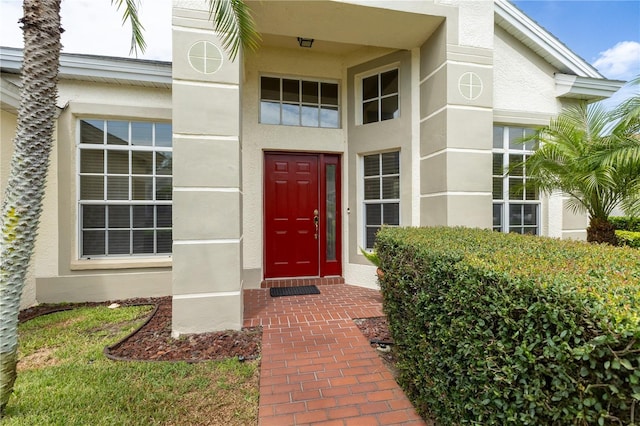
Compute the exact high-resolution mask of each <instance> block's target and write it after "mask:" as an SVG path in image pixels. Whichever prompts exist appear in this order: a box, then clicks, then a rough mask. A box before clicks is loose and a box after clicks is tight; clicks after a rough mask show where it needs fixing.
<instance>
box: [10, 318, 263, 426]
mask: <svg viewBox="0 0 640 426" xmlns="http://www.w3.org/2000/svg"><path fill="white" fill-rule="evenodd" d="M149 312H150V307H125V308H118V309H108V308H104V307H98V308H79V309H75V310H72V311H65V312H58V313H55V314H50V315H45V316H42V317H38V318H35V319H33V320H31V321H28V322H26V323H24V324H21V325H20V327H19V335H20V362H19V365H18V380H17V381H16V386H15V393H14V394H13V396H12V397H11V399H10V400H9V405H8V406H7V412H6V415H5V417H4V418H3V420H2V425H3V426H9V425H11V426H13V425H60V424H64V425H87V424H91V425H114V424H126V425H160V424H162V425H227V426H232V425H251V424H254V425H255V424H257V419H258V396H259V391H258V366H257V362H251V363H240V362H238V361H237V360H235V359H231V360H226V361H217V362H214V361H210V362H202V363H197V364H187V363H184V362H177V363H170V362H114V361H111V360H109V359H107V358H106V357H105V356H104V355H103V353H102V351H103V348H104V347H105V346H107V345H110V344H113V343H115V342H116V341H118V340H119V339H121V338H123V337H124V336H126V335H127V334H128V333H130V332H131V331H133V330H134V329H135V328H136V327H137V326H139V325H140V324H141V323H142V321H143V320H144V318H145V317H146V316H147V315H148V314H149Z"/></svg>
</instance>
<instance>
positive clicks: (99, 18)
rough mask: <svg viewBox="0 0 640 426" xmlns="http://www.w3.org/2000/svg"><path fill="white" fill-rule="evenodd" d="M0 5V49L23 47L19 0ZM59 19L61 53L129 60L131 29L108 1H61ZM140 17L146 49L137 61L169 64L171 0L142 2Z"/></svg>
mask: <svg viewBox="0 0 640 426" xmlns="http://www.w3.org/2000/svg"><path fill="white" fill-rule="evenodd" d="M1 1H2V13H1V14H0V15H1V24H0V45H2V46H10V47H22V31H21V29H20V25H19V24H18V22H17V21H18V19H20V17H22V0H1ZM60 15H61V19H62V28H64V33H62V51H63V52H67V53H86V54H92V55H104V56H120V57H129V56H130V55H129V48H130V46H131V27H130V26H128V25H124V26H123V24H122V11H118V10H117V9H116V7H115V5H112V4H111V1H110V0H64V1H63V2H62V6H61V11H60ZM139 16H140V21H141V22H142V25H143V26H144V38H145V41H146V42H147V49H146V51H145V53H144V54H139V55H138V58H141V59H142V58H144V59H155V60H163V61H170V60H171V0H142V2H141V6H140V10H139ZM132 56H133V55H132Z"/></svg>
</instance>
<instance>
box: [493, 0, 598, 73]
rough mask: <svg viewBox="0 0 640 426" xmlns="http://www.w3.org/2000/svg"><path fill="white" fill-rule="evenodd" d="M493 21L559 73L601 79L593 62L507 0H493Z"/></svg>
mask: <svg viewBox="0 0 640 426" xmlns="http://www.w3.org/2000/svg"><path fill="white" fill-rule="evenodd" d="M495 23H496V25H498V26H500V27H501V28H502V29H504V30H505V31H507V32H508V33H509V34H511V35H512V36H514V37H515V38H517V39H518V40H519V41H520V42H522V43H523V44H524V45H525V46H527V47H529V48H530V49H531V50H533V51H534V52H535V53H536V54H538V55H540V56H541V57H542V58H544V59H545V60H546V61H547V62H549V63H550V64H551V65H553V66H554V67H555V68H556V69H557V70H558V71H559V72H561V73H564V74H574V75H577V76H579V77H590V78H595V79H604V78H605V77H604V76H603V75H602V74H600V73H599V72H598V70H596V69H595V68H594V67H593V66H592V65H590V64H589V63H588V62H586V61H585V60H584V59H582V58H581V57H580V56H578V55H576V54H575V53H574V52H572V51H571V50H570V49H569V48H568V47H567V46H565V45H564V44H562V42H561V41H560V40H558V39H557V38H555V37H554V36H553V35H552V34H551V33H549V32H548V31H546V30H545V29H544V28H542V27H541V26H540V25H539V24H538V23H536V22H534V21H533V20H531V18H529V17H528V16H527V15H525V14H524V13H523V12H521V11H520V9H518V8H517V7H515V6H514V5H513V4H511V3H510V2H509V1H508V0H495Z"/></svg>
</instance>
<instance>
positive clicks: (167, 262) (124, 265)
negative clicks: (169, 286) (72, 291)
mask: <svg viewBox="0 0 640 426" xmlns="http://www.w3.org/2000/svg"><path fill="white" fill-rule="evenodd" d="M171 265H172V260H171V257H162V258H159V259H156V258H148V257H147V258H136V259H110V258H102V259H78V260H74V261H72V262H71V266H70V269H71V270H72V271H86V270H92V269H109V270H112V269H140V268H170V267H171Z"/></svg>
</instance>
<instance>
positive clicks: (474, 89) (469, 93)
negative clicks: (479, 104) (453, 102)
mask: <svg viewBox="0 0 640 426" xmlns="http://www.w3.org/2000/svg"><path fill="white" fill-rule="evenodd" d="M458 90H459V91H460V94H461V95H462V96H463V97H464V98H465V99H469V100H470V101H472V100H474V99H478V97H479V96H480V95H481V94H482V79H480V76H479V75H478V74H476V73H475V72H465V73H464V74H462V75H461V76H460V78H459V79H458Z"/></svg>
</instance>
